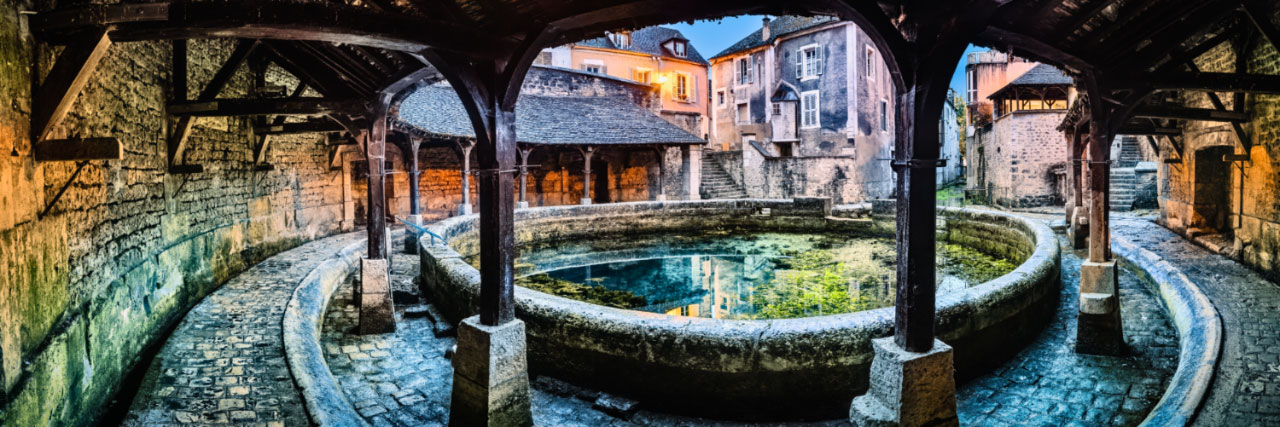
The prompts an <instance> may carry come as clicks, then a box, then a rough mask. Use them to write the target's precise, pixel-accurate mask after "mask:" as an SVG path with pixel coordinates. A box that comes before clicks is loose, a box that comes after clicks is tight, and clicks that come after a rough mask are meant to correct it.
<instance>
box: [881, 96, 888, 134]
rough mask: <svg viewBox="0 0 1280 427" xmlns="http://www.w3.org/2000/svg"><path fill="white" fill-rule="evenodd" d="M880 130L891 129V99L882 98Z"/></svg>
mask: <svg viewBox="0 0 1280 427" xmlns="http://www.w3.org/2000/svg"><path fill="white" fill-rule="evenodd" d="M880 130H883V131H888V130H889V101H885V100H883V99H882V100H880Z"/></svg>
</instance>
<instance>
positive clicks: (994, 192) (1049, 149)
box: [968, 110, 1068, 207]
mask: <svg viewBox="0 0 1280 427" xmlns="http://www.w3.org/2000/svg"><path fill="white" fill-rule="evenodd" d="M1064 114H1065V113H1064V111H1063V110H1023V111H1016V112H1013V113H1010V114H1007V115H1005V116H1003V117H999V118H997V119H996V120H995V123H993V124H992V125H991V126H990V128H989V130H987V129H979V130H978V132H977V135H976V137H975V138H974V141H973V143H971V144H970V146H971V148H969V150H970V155H972V156H973V157H971V160H970V161H969V168H968V169H969V171H968V174H969V185H970V186H971V188H975V189H978V190H979V193H985V194H986V197H988V201H989V202H990V203H995V204H998V205H1001V206H1007V207H1033V206H1047V205H1055V204H1061V203H1062V202H1063V200H1061V197H1060V196H1059V194H1060V193H1059V191H1058V188H1057V185H1058V183H1057V179H1056V178H1055V176H1054V174H1053V173H1052V170H1053V169H1054V168H1057V167H1063V166H1062V165H1065V164H1066V163H1067V158H1068V153H1067V143H1066V140H1065V139H1064V137H1063V136H1062V132H1059V131H1058V130H1057V127H1058V124H1059V123H1062V118H1063V115H1064Z"/></svg>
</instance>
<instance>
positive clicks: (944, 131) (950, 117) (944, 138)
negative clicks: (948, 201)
mask: <svg viewBox="0 0 1280 427" xmlns="http://www.w3.org/2000/svg"><path fill="white" fill-rule="evenodd" d="M956 99H957V95H956V94H955V91H951V90H948V91H947V102H946V104H944V105H945V107H943V108H942V118H941V119H939V120H938V144H939V145H940V146H941V149H940V150H939V151H938V158H940V159H943V160H946V161H947V164H946V166H943V167H940V168H938V181H937V183H936V185H937V186H938V188H942V187H943V186H945V185H949V184H952V183H955V182H957V181H960V180H962V179H964V167H965V163H964V153H963V152H961V150H960V129H959V127H960V124H959V121H958V118H957V117H956V114H957V113H956Z"/></svg>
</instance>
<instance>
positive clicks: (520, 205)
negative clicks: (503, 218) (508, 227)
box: [516, 202, 529, 209]
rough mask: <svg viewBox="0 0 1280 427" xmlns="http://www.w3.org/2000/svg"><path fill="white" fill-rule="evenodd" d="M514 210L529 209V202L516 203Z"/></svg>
mask: <svg viewBox="0 0 1280 427" xmlns="http://www.w3.org/2000/svg"><path fill="white" fill-rule="evenodd" d="M516 209H529V202H516Z"/></svg>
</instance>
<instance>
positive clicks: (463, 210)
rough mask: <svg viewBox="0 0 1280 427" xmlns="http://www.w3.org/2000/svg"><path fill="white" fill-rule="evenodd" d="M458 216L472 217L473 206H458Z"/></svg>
mask: <svg viewBox="0 0 1280 427" xmlns="http://www.w3.org/2000/svg"><path fill="white" fill-rule="evenodd" d="M458 215H471V205H469V204H461V205H458Z"/></svg>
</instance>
